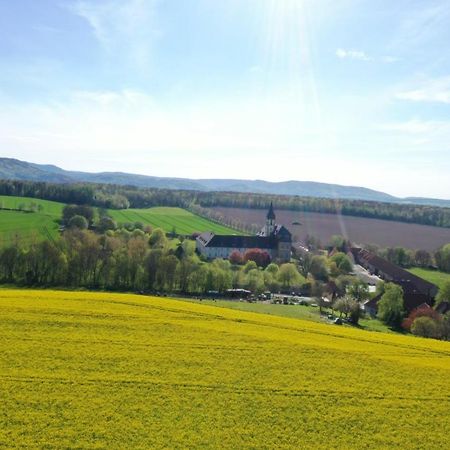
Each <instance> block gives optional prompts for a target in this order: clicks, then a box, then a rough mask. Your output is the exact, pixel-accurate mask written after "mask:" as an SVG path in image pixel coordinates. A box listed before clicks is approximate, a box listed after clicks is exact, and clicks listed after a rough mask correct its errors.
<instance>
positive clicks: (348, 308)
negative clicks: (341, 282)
mask: <svg viewBox="0 0 450 450" xmlns="http://www.w3.org/2000/svg"><path fill="white" fill-rule="evenodd" d="M334 309H335V310H336V311H339V312H340V316H341V317H342V314H344V316H345V317H346V318H348V317H349V316H350V320H351V321H352V322H353V323H355V324H357V323H358V320H359V317H360V314H361V307H360V305H359V303H358V302H357V301H356V300H355V299H354V298H352V297H350V296H349V295H345V296H344V297H341V298H338V299H337V300H336V302H335V304H334Z"/></svg>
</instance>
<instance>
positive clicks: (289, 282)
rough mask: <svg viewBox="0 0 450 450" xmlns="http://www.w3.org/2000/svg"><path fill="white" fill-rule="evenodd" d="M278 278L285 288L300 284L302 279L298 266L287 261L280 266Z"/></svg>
mask: <svg viewBox="0 0 450 450" xmlns="http://www.w3.org/2000/svg"><path fill="white" fill-rule="evenodd" d="M278 279H279V280H280V282H281V283H282V285H283V287H284V288H291V287H292V286H295V285H298V284H300V283H301V281H302V277H301V275H300V274H299V273H298V270H297V267H296V266H295V264H292V263H285V264H282V265H281V266H280V269H279V271H278Z"/></svg>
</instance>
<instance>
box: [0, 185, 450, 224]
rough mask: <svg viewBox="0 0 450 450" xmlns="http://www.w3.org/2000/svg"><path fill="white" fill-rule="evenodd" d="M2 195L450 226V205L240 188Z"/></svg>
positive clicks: (4, 190) (75, 188) (98, 188)
mask: <svg viewBox="0 0 450 450" xmlns="http://www.w3.org/2000/svg"><path fill="white" fill-rule="evenodd" d="M0 195H16V196H23V197H34V198H41V199H44V200H54V201H59V202H63V203H75V204H85V205H91V206H98V207H102V208H113V209H122V208H129V207H131V208H149V207H152V206H179V207H182V208H187V207H189V206H192V205H199V206H201V207H203V208H209V207H211V206H225V207H240V208H261V209H265V208H267V207H268V206H269V204H270V202H273V203H274V204H275V205H276V207H277V209H287V210H293V211H305V212H317V213H329V214H342V215H348V216H357V217H367V218H375V219H384V220H394V221H399V222H407V223H417V224H422V225H433V226H438V227H444V228H450V208H442V207H437V206H425V205H409V204H407V205H406V204H397V203H383V202H373V201H365V200H334V199H327V198H313V197H298V196H287V195H269V194H248V193H237V192H198V191H190V190H171V189H156V188H145V189H144V188H137V187H133V186H119V185H111V184H91V183H79V184H56V183H45V182H31V181H16V180H0Z"/></svg>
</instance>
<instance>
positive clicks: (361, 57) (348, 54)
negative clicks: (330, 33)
mask: <svg viewBox="0 0 450 450" xmlns="http://www.w3.org/2000/svg"><path fill="white" fill-rule="evenodd" d="M336 56H337V57H338V58H340V59H345V58H347V59H355V60H358V61H372V59H373V58H371V57H370V56H368V55H367V54H366V53H365V52H363V51H361V50H345V49H343V48H338V49H337V50H336Z"/></svg>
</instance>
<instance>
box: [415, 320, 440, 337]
mask: <svg viewBox="0 0 450 450" xmlns="http://www.w3.org/2000/svg"><path fill="white" fill-rule="evenodd" d="M411 333H412V334H414V335H416V336H422V337H426V338H438V337H439V323H438V322H436V321H435V320H433V319H432V318H431V317H425V316H424V317H418V318H417V319H416V320H414V322H413V324H412V325H411Z"/></svg>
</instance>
